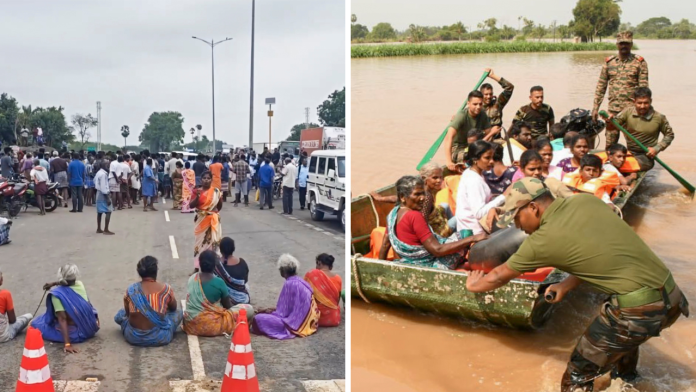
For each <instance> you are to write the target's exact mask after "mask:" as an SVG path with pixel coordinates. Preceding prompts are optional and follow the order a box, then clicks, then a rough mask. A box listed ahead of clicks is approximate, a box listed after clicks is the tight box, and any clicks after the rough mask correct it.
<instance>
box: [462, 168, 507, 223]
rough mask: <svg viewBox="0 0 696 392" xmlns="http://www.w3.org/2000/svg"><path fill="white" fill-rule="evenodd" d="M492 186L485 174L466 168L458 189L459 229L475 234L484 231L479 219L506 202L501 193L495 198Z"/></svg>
mask: <svg viewBox="0 0 696 392" xmlns="http://www.w3.org/2000/svg"><path fill="white" fill-rule="evenodd" d="M490 198H491V188H489V187H488V184H486V181H484V179H483V176H481V175H480V174H478V173H476V172H475V171H474V170H473V169H466V170H464V173H463V174H462V177H461V179H460V180H459V188H458V190H457V214H456V218H457V231H461V230H465V229H468V230H471V231H473V232H474V234H480V233H483V228H482V227H481V224H480V223H479V219H481V218H483V217H485V216H488V211H490V210H491V208H493V207H498V206H500V205H502V204H503V203H504V202H505V196H504V195H500V196H498V197H496V198H495V199H493V200H490Z"/></svg>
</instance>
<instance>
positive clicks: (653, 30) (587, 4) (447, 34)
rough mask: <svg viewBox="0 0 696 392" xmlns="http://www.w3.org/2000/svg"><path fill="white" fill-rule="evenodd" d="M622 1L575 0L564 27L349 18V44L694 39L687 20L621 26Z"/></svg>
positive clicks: (488, 21)
mask: <svg viewBox="0 0 696 392" xmlns="http://www.w3.org/2000/svg"><path fill="white" fill-rule="evenodd" d="M620 1H621V0H578V2H577V4H576V5H575V8H574V9H573V19H572V20H570V21H568V23H566V24H557V22H556V21H554V22H553V23H551V24H550V25H543V24H541V23H536V22H534V21H533V20H531V19H528V18H526V17H524V16H519V17H518V18H517V22H518V26H517V28H515V27H514V26H508V25H506V24H503V25H502V26H500V25H499V23H498V20H497V19H496V18H488V19H485V20H483V21H481V22H479V23H477V24H476V26H466V25H464V24H463V23H462V22H456V23H454V24H451V25H445V26H419V25H416V24H411V25H410V26H409V27H408V28H407V29H406V30H403V31H399V30H397V29H395V28H394V27H393V26H392V25H391V24H390V23H387V22H381V23H378V24H376V25H375V26H373V27H372V29H371V30H370V29H368V28H367V26H364V25H362V24H360V23H358V18H357V16H356V15H355V14H353V15H351V40H352V41H353V42H356V43H362V42H414V43H418V42H426V41H462V40H469V41H486V42H497V41H506V40H513V39H515V40H527V39H537V40H541V39H547V38H554V39H556V38H558V39H560V40H561V41H563V40H564V39H570V38H574V37H579V38H580V41H581V42H594V41H595V40H599V41H600V42H601V40H602V37H612V36H614V35H616V33H617V32H619V31H626V30H629V31H633V33H634V37H635V38H652V39H693V38H696V25H694V24H693V23H691V22H690V21H689V20H688V19H682V20H680V21H679V22H676V23H672V21H671V20H670V19H669V18H666V17H654V18H649V19H647V20H645V21H643V22H642V23H640V24H638V25H637V26H633V25H631V24H630V23H621V7H620V5H619V4H618V3H619V2H620Z"/></svg>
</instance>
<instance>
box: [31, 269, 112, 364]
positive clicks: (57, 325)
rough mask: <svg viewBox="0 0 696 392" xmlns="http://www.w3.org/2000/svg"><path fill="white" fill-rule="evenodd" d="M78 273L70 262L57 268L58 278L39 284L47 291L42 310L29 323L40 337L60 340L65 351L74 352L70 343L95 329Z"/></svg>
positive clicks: (96, 320)
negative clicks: (42, 311)
mask: <svg viewBox="0 0 696 392" xmlns="http://www.w3.org/2000/svg"><path fill="white" fill-rule="evenodd" d="M79 274H80V271H79V270H78V269H77V266H76V265H74V264H67V265H64V266H63V267H61V268H60V269H59V270H58V277H59V278H60V280H59V281H57V282H53V283H46V284H45V285H44V286H43V289H44V290H49V289H50V290H51V291H49V292H48V296H47V297H46V313H44V314H42V315H41V316H38V317H37V318H35V319H34V321H32V323H31V326H32V327H34V328H36V329H38V330H39V331H41V334H42V335H43V338H44V339H46V340H49V341H52V342H58V343H64V344H65V346H64V347H63V350H64V351H65V352H66V353H77V349H76V348H75V347H73V346H72V345H73V344H74V343H82V342H84V341H85V340H87V339H90V338H92V337H94V335H96V334H97V331H99V315H98V314H97V310H96V309H94V307H93V306H92V304H91V303H90V302H89V299H88V298H87V291H86V290H85V286H84V284H82V282H81V281H79V280H77V278H78V277H79Z"/></svg>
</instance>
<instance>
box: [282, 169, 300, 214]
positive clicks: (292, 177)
mask: <svg viewBox="0 0 696 392" xmlns="http://www.w3.org/2000/svg"><path fill="white" fill-rule="evenodd" d="M280 173H281V174H282V175H283V214H285V215H292V194H293V191H294V190H295V183H296V182H297V167H296V166H295V165H293V164H292V159H290V158H285V166H283V168H282V169H281V170H280Z"/></svg>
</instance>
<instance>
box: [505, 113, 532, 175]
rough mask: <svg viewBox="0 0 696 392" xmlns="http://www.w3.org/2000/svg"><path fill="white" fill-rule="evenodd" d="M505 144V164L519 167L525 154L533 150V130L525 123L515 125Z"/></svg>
mask: <svg viewBox="0 0 696 392" xmlns="http://www.w3.org/2000/svg"><path fill="white" fill-rule="evenodd" d="M508 136H509V138H508V139H507V140H505V142H504V143H502V144H503V164H505V166H517V163H518V162H519V159H520V156H521V155H522V153H523V152H525V151H527V150H528V149H530V148H532V128H531V125H529V124H528V123H526V122H524V121H520V122H517V123H515V124H514V125H513V126H512V127H511V128H510V130H509V134H508Z"/></svg>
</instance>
